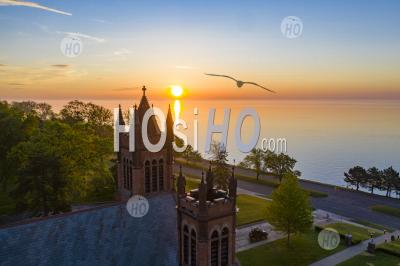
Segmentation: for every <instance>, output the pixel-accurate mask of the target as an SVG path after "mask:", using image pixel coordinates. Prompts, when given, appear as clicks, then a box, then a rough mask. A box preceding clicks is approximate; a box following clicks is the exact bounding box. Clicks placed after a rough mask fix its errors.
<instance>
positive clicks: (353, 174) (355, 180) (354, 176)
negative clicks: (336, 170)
mask: <svg viewBox="0 0 400 266" xmlns="http://www.w3.org/2000/svg"><path fill="white" fill-rule="evenodd" d="M344 176H345V178H344V181H345V182H346V183H349V184H350V185H352V186H355V187H356V190H357V191H358V190H359V189H360V185H362V184H365V183H366V182H367V176H368V175H367V171H366V170H365V169H364V168H363V167H361V166H355V167H353V168H350V169H349V172H348V173H344Z"/></svg>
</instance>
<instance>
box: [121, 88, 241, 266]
mask: <svg viewBox="0 0 400 266" xmlns="http://www.w3.org/2000/svg"><path fill="white" fill-rule="evenodd" d="M142 90H143V95H142V98H141V100H140V104H139V107H137V106H136V105H135V121H134V123H135V151H134V152H129V134H128V133H120V138H119V139H120V147H119V152H118V198H119V199H120V200H127V199H129V197H130V196H131V195H137V194H140V195H144V196H146V197H157V195H159V194H165V193H174V194H176V195H175V200H176V210H177V231H178V236H177V237H178V242H179V247H178V250H179V254H178V255H179V265H190V266H196V265H198V266H206V265H211V266H227V265H233V264H234V262H235V229H236V187H237V183H236V179H235V177H234V169H232V176H230V177H227V178H228V179H229V190H228V191H223V190H218V189H216V188H215V187H214V180H213V174H212V169H211V165H210V167H209V170H208V172H207V174H206V178H204V175H203V176H202V179H201V182H200V185H199V187H198V189H194V190H191V191H189V192H186V191H185V183H186V182H185V177H184V176H183V174H182V168H181V167H180V171H179V176H178V178H177V180H175V178H174V175H173V163H174V162H173V145H172V144H173V142H174V133H173V124H174V122H173V120H172V114H171V108H170V107H169V108H168V113H167V118H166V131H167V132H166V142H165V145H164V147H163V149H161V150H160V151H159V152H155V153H152V152H149V151H147V150H146V148H145V146H144V145H143V138H142V135H141V130H140V129H141V128H142V124H143V117H144V114H145V112H146V111H147V110H148V109H149V108H151V107H150V104H149V102H148V99H147V96H146V88H145V87H143V89H142ZM119 121H120V125H125V121H124V119H123V115H122V110H121V108H120V110H119ZM147 131H148V136H149V140H150V141H151V142H152V143H153V144H154V143H156V142H157V141H158V140H159V139H160V134H161V132H160V129H159V127H158V124H157V121H156V119H155V118H154V116H152V117H151V118H150V120H149V123H148V127H147ZM175 191H176V192H175Z"/></svg>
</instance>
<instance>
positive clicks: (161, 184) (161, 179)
mask: <svg viewBox="0 0 400 266" xmlns="http://www.w3.org/2000/svg"><path fill="white" fill-rule="evenodd" d="M158 190H159V191H163V190H164V161H163V159H160V160H159V161H158Z"/></svg>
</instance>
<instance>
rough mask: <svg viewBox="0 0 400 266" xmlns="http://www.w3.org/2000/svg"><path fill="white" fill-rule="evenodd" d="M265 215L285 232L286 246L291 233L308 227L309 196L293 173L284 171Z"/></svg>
mask: <svg viewBox="0 0 400 266" xmlns="http://www.w3.org/2000/svg"><path fill="white" fill-rule="evenodd" d="M267 217H268V222H269V223H270V224H271V225H273V226H274V227H275V229H277V230H279V231H283V232H286V234H287V245H288V246H290V235H291V234H293V233H298V232H299V233H301V232H305V231H307V230H308V229H309V228H310V226H311V225H312V222H313V217H312V209H311V205H310V201H309V196H308V194H307V192H305V191H303V190H302V189H301V188H300V185H299V182H298V180H297V178H296V176H295V175H293V174H290V173H286V174H285V178H284V181H283V183H282V184H281V185H280V186H279V187H278V188H277V189H276V190H275V191H274V192H273V193H272V201H271V203H270V204H268V205H267Z"/></svg>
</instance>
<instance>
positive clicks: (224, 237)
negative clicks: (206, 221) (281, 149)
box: [221, 227, 229, 266]
mask: <svg viewBox="0 0 400 266" xmlns="http://www.w3.org/2000/svg"><path fill="white" fill-rule="evenodd" d="M228 251H229V230H228V228H226V227H225V228H224V229H223V230H222V234H221V266H227V265H228V262H229V252H228Z"/></svg>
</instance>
